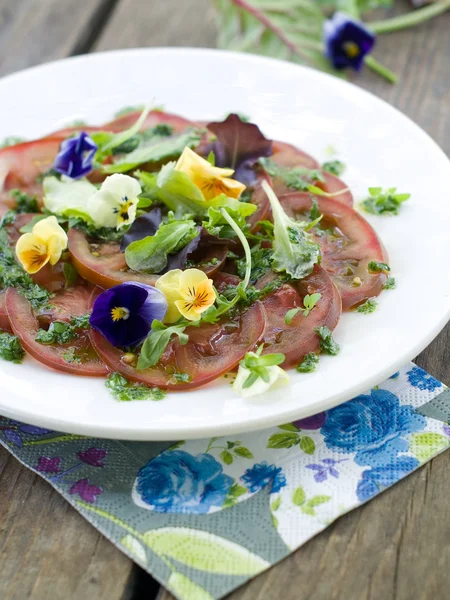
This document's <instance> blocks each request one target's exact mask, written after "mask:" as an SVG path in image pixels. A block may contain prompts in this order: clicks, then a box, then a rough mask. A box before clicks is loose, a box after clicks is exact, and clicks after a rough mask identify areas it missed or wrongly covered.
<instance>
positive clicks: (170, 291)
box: [155, 269, 216, 323]
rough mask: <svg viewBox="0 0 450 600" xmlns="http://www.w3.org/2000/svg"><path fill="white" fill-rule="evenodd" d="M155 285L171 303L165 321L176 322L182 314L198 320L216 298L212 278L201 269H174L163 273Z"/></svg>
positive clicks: (191, 319) (187, 317) (189, 318)
mask: <svg viewBox="0 0 450 600" xmlns="http://www.w3.org/2000/svg"><path fill="white" fill-rule="evenodd" d="M155 286H156V288H157V289H158V290H160V291H161V292H162V293H163V294H164V296H165V297H166V300H167V303H168V305H169V308H168V310H167V313H166V316H165V318H164V322H165V323H174V322H175V321H178V319H179V318H180V317H181V316H183V317H185V318H186V319H188V320H189V321H198V320H199V319H200V317H201V314H202V313H203V312H205V310H207V309H208V308H209V307H210V306H212V305H213V304H214V302H215V300H216V292H215V291H214V287H213V281H212V279H208V276H207V275H205V273H203V271H200V269H186V271H182V270H181V269H173V270H172V271H169V272H168V273H165V275H162V276H161V277H160V278H159V279H158V280H157V282H156V284H155Z"/></svg>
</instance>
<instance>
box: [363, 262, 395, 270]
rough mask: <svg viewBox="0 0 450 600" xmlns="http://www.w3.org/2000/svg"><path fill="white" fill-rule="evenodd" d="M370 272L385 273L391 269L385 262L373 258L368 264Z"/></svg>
mask: <svg viewBox="0 0 450 600" xmlns="http://www.w3.org/2000/svg"><path fill="white" fill-rule="evenodd" d="M367 270H368V271H369V273H383V272H389V271H390V270H391V269H390V267H389V265H388V264H386V263H384V262H378V261H377V260H371V261H370V262H369V264H368V265H367Z"/></svg>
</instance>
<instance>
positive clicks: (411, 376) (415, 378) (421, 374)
mask: <svg viewBox="0 0 450 600" xmlns="http://www.w3.org/2000/svg"><path fill="white" fill-rule="evenodd" d="M407 377H408V381H409V383H410V384H411V385H413V386H414V387H416V388H419V390H422V391H425V390H428V391H429V392H434V390H436V389H437V388H439V387H441V386H442V383H441V382H440V381H438V380H437V379H435V378H434V377H433V376H432V375H430V374H429V373H427V372H426V371H424V370H423V369H421V368H420V367H413V368H412V369H411V371H408V373H407Z"/></svg>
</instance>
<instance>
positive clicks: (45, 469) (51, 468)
mask: <svg viewBox="0 0 450 600" xmlns="http://www.w3.org/2000/svg"><path fill="white" fill-rule="evenodd" d="M61 460H62V459H61V457H60V456H54V457H53V458H48V457H47V456H40V457H39V458H38V461H37V465H36V466H35V467H34V468H35V469H36V471H39V473H59V471H60V468H59V466H60V464H61Z"/></svg>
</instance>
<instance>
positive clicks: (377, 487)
mask: <svg viewBox="0 0 450 600" xmlns="http://www.w3.org/2000/svg"><path fill="white" fill-rule="evenodd" d="M419 464H420V463H419V461H418V460H417V458H414V457H412V456H400V457H399V458H397V460H395V461H394V462H393V463H391V464H389V465H383V466H381V467H376V468H375V469H368V470H367V471H364V472H363V474H362V479H361V480H360V481H359V483H358V487H357V488H356V495H357V496H358V500H360V501H361V502H365V501H366V500H370V498H373V496H375V495H376V494H378V493H379V492H381V491H383V489H385V488H387V487H389V486H390V485H393V484H394V483H397V481H399V480H400V479H402V478H403V477H405V475H407V474H408V473H410V472H411V471H413V470H414V469H416V468H417V467H418V466H419Z"/></svg>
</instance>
